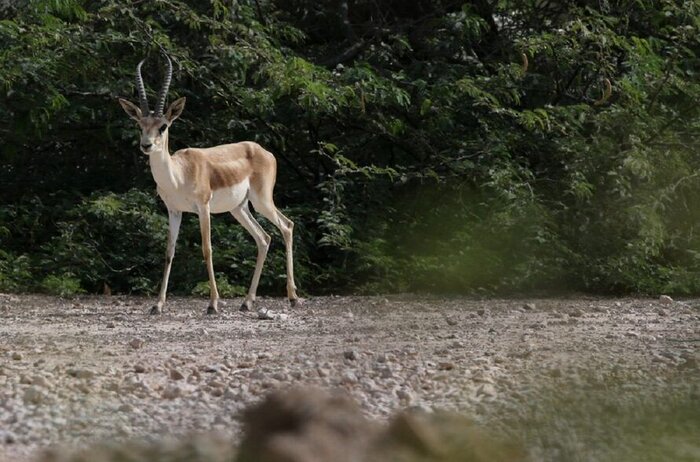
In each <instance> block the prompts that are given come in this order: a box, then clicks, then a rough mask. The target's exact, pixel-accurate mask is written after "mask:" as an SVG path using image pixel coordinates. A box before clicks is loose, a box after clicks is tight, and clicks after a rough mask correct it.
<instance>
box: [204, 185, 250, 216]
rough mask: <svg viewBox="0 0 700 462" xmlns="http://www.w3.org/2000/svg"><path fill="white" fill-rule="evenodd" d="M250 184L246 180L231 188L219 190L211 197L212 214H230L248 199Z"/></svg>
mask: <svg viewBox="0 0 700 462" xmlns="http://www.w3.org/2000/svg"><path fill="white" fill-rule="evenodd" d="M249 187H250V184H249V183H248V180H244V181H242V182H240V183H238V184H236V185H233V186H231V187H230V188H223V189H217V190H216V191H214V193H213V194H212V196H211V201H210V202H209V208H210V210H211V213H224V212H230V211H231V210H233V209H235V208H236V207H238V206H239V205H241V203H243V201H244V200H245V199H246V196H247V195H248V188H249Z"/></svg>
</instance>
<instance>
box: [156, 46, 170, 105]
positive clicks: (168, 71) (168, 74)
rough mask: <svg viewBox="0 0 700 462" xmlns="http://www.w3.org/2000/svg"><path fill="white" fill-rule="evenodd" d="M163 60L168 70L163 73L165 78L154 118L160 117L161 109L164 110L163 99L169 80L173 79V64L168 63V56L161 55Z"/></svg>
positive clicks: (166, 94) (165, 95)
mask: <svg viewBox="0 0 700 462" xmlns="http://www.w3.org/2000/svg"><path fill="white" fill-rule="evenodd" d="M163 56H165V59H166V60H167V61H168V70H167V71H166V72H165V78H164V79H163V87H162V88H161V89H160V93H159V94H158V104H156V116H157V117H160V116H162V115H163V109H165V98H167V97H168V89H169V88H170V80H171V79H172V77H173V63H172V62H171V61H170V58H169V57H168V55H166V54H165V53H163Z"/></svg>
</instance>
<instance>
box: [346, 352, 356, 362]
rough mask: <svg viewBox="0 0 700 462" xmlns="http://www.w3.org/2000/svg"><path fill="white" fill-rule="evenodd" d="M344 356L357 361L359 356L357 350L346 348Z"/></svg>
mask: <svg viewBox="0 0 700 462" xmlns="http://www.w3.org/2000/svg"><path fill="white" fill-rule="evenodd" d="M343 356H344V357H345V359H349V360H350V361H355V360H356V359H357V356H358V354H357V350H346V351H345V352H344V353H343Z"/></svg>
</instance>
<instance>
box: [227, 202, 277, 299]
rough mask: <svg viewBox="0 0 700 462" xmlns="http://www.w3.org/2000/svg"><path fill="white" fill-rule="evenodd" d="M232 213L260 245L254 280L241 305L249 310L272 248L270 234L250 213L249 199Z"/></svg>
mask: <svg viewBox="0 0 700 462" xmlns="http://www.w3.org/2000/svg"><path fill="white" fill-rule="evenodd" d="M231 214H232V215H233V216H234V217H235V218H236V220H238V222H239V223H240V224H241V225H242V226H243V227H244V228H245V229H246V230H247V231H248V232H249V233H250V235H251V236H253V239H255V243H256V244H257V246H258V258H257V260H256V261H255V271H254V272H253V280H252V281H251V282H250V288H249V289H248V295H247V296H246V298H245V300H244V301H243V304H242V305H241V311H248V310H250V309H251V308H252V307H253V303H254V302H255V293H256V292H257V290H258V283H259V282H260V273H261V272H262V268H263V264H264V263H265V257H267V250H268V249H269V248H270V235H269V234H267V233H266V232H265V230H264V229H263V228H262V226H260V223H258V222H257V221H256V220H255V218H254V217H253V215H252V214H251V213H250V209H249V208H248V201H245V202H243V204H241V205H240V206H239V207H237V208H235V209H233V210H232V211H231Z"/></svg>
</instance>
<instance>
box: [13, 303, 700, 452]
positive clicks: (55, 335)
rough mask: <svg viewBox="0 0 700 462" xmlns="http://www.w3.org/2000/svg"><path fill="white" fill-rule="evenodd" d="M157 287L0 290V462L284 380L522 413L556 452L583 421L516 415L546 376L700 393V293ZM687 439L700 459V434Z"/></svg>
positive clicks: (240, 401) (510, 417)
mask: <svg viewBox="0 0 700 462" xmlns="http://www.w3.org/2000/svg"><path fill="white" fill-rule="evenodd" d="M152 302H153V300H151V299H145V298H138V297H116V296H115V297H80V298H75V299H59V298H53V297H44V296H17V295H2V294H0V460H7V461H23V460H30V459H31V455H32V454H33V453H36V451H37V450H39V449H42V448H46V447H49V446H51V445H56V444H59V445H68V446H82V445H85V444H89V443H92V442H95V441H105V440H107V441H112V440H124V439H131V438H136V439H158V438H162V437H178V436H179V435H185V434H190V433H201V432H209V431H211V430H214V431H216V432H218V433H220V434H223V435H230V436H232V437H233V439H234V440H236V439H237V438H239V437H240V423H239V414H240V411H241V410H242V409H243V408H244V407H245V406H246V405H248V404H250V403H253V402H256V401H258V400H259V399H260V398H261V397H262V396H264V395H265V393H267V392H268V391H270V390H272V389H276V388H280V387H284V386H288V385H290V384H312V385H317V386H321V387H327V388H342V389H345V390H347V392H348V393H349V394H350V395H351V396H352V397H353V398H355V399H356V400H357V401H358V403H359V404H360V406H361V407H362V409H363V411H364V412H365V413H366V415H367V416H369V417H372V418H376V419H379V420H382V419H386V418H387V417H388V416H389V415H390V414H392V413H394V412H395V411H397V410H400V409H405V408H414V409H417V410H419V411H425V412H432V411H433V410H436V409H447V410H453V411H458V412H461V413H465V414H468V415H469V416H471V417H473V418H474V419H475V420H477V421H478V422H481V423H483V424H484V425H487V426H489V427H491V428H495V429H498V430H503V431H505V432H506V433H507V432H508V428H509V425H510V424H511V423H512V422H515V421H518V422H521V424H520V426H519V427H517V428H518V430H517V431H515V430H511V434H512V435H511V436H514V437H518V438H524V439H528V440H529V441H528V446H529V450H530V453H531V455H532V457H533V459H535V460H566V459H567V457H566V454H567V451H568V453H575V452H576V449H575V448H576V445H577V444H579V445H587V443H586V438H587V436H585V435H584V436H581V435H578V436H577V438H578V440H577V441H575V442H573V443H570V444H569V443H567V444H569V445H568V447H567V448H563V447H558V446H557V444H560V443H556V444H555V443H553V442H551V441H549V442H548V438H547V437H546V436H542V435H540V436H538V437H537V438H534V437H533V433H532V432H531V430H528V429H527V428H526V426H524V425H522V422H526V421H528V419H529V420H530V421H532V420H533V419H535V420H536V419H538V418H540V419H541V418H542V417H541V416H539V417H538V415H537V410H538V409H541V408H542V406H544V404H542V406H540V405H539V404H538V403H544V402H545V401H546V402H548V403H551V402H552V399H550V398H551V396H553V395H551V394H548V393H551V392H552V391H551V390H553V389H566V390H568V391H569V392H571V393H573V394H575V395H576V396H581V400H582V402H584V405H585V402H586V401H587V400H591V399H593V398H591V396H592V395H590V394H588V392H587V391H585V390H589V391H590V390H593V389H596V390H598V389H600V388H601V387H602V388H605V389H606V391H608V392H612V393H618V392H619V391H620V390H622V392H619V396H620V397H622V396H624V395H626V394H629V396H639V395H640V393H641V394H643V395H644V396H645V397H646V398H645V399H648V400H650V401H651V402H656V401H658V400H659V399H668V398H669V397H672V396H685V395H684V394H687V393H690V394H692V396H694V397H695V398H697V396H698V388H697V385H698V383H700V380H698V378H699V377H700V369H699V368H698V363H699V362H700V356H699V355H700V301H698V300H684V301H673V300H670V299H663V298H662V299H606V298H589V297H576V298H568V299H566V298H557V299H527V300H524V299H519V300H503V299H485V300H477V299H469V298H426V297H417V296H411V295H401V296H386V297H314V298H311V299H309V300H306V302H305V304H304V306H303V307H301V308H294V309H290V308H288V307H287V305H286V302H285V301H283V300H281V299H267V298H262V299H259V301H258V305H257V307H258V308H259V307H266V308H268V309H269V310H270V312H269V313H268V317H271V318H273V319H265V320H263V319H259V316H258V313H257V312H256V311H253V312H249V313H239V312H238V311H237V308H238V306H239V305H240V300H228V301H227V303H225V304H224V305H223V314H220V315H214V316H206V315H205V314H204V313H205V310H206V306H207V301H206V300H203V299H197V298H171V299H170V300H169V302H168V304H167V305H166V308H165V313H164V314H163V315H160V316H149V315H148V314H147V313H148V309H149V308H150V306H151V304H152ZM592 383H593V384H597V385H598V388H595V387H591V384H592ZM577 387H579V388H577ZM572 390H579V391H572ZM616 399H618V398H616ZM619 399H623V398H619ZM630 399H632V398H630ZM634 399H636V398H634ZM635 403H637V401H630V406H635V405H637V404H635ZM698 403H700V401H698ZM642 405H643V404H642ZM538 406H539V407H538ZM561 415H565V412H564V411H562V413H561ZM510 428H514V427H510ZM528 432H529V433H528ZM590 437H591V438H595V435H593V436H590ZM560 446H561V444H560ZM588 446H590V445H588ZM676 446H677V445H676ZM686 449H687V451H686V452H687V454H690V455H689V458H688V459H684V460H700V447H698V446H695V447H693V446H692V445H691V446H690V447H688V448H686ZM686 449H684V450H686ZM694 456H697V457H698V458H697V459H693V457H694ZM591 457H593V458H592V459H585V458H581V459H578V460H595V457H594V456H591ZM569 460H573V459H569ZM669 460H670V459H669Z"/></svg>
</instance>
